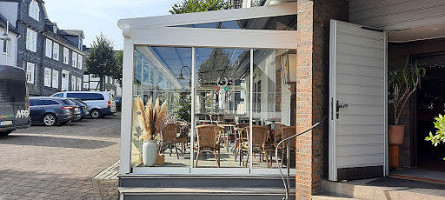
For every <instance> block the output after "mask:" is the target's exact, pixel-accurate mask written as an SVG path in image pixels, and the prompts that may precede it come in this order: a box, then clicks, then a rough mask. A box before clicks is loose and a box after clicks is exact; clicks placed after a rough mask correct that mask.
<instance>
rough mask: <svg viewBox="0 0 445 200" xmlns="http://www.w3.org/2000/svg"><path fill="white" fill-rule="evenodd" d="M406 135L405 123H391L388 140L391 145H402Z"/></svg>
mask: <svg viewBox="0 0 445 200" xmlns="http://www.w3.org/2000/svg"><path fill="white" fill-rule="evenodd" d="M404 135H405V125H390V126H389V130H388V141H389V144H391V145H402V144H403V136H404Z"/></svg>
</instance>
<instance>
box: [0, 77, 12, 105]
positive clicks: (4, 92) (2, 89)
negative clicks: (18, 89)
mask: <svg viewBox="0 0 445 200" xmlns="http://www.w3.org/2000/svg"><path fill="white" fill-rule="evenodd" d="M12 99H13V93H12V87H11V81H6V80H0V102H11V101H12Z"/></svg>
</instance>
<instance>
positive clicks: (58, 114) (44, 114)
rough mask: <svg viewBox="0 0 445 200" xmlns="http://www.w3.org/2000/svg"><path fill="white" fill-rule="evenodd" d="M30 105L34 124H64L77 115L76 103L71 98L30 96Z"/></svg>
mask: <svg viewBox="0 0 445 200" xmlns="http://www.w3.org/2000/svg"><path fill="white" fill-rule="evenodd" d="M29 106H30V116H31V122H32V124H44V125H46V126H54V125H57V124H60V125H63V124H66V123H68V122H69V121H71V120H73V119H74V116H75V115H74V113H75V104H74V103H73V102H72V101H70V100H69V99H62V98H54V97H30V98H29Z"/></svg>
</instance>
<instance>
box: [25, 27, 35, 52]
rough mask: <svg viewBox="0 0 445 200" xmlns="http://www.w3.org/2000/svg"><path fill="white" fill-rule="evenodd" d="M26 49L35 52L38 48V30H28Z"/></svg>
mask: <svg viewBox="0 0 445 200" xmlns="http://www.w3.org/2000/svg"><path fill="white" fill-rule="evenodd" d="M26 49H27V50H30V51H33V52H36V50H37V32H35V31H33V30H31V29H30V28H28V29H27V30H26Z"/></svg>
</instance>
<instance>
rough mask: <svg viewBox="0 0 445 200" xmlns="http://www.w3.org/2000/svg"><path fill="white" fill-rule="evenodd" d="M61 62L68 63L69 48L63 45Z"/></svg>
mask: <svg viewBox="0 0 445 200" xmlns="http://www.w3.org/2000/svg"><path fill="white" fill-rule="evenodd" d="M63 63H65V64H67V65H69V64H70V50H69V49H68V48H66V47H63Z"/></svg>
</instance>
